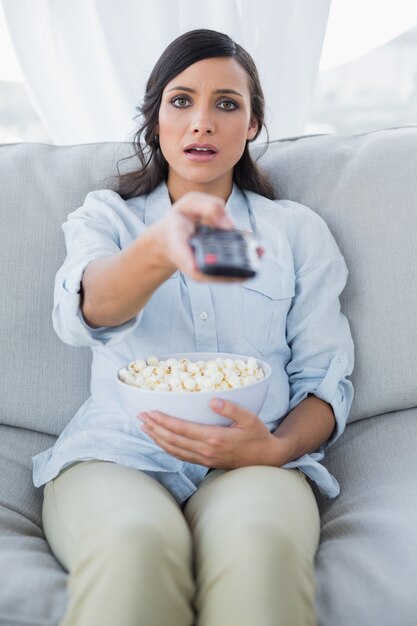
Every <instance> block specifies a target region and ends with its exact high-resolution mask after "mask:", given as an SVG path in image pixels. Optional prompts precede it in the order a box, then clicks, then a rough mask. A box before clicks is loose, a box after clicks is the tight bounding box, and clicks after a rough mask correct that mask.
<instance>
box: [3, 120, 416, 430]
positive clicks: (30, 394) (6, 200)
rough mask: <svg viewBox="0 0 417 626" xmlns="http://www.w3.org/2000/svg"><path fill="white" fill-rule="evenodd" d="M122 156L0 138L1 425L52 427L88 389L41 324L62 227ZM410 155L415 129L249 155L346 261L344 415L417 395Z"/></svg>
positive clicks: (79, 365)
mask: <svg viewBox="0 0 417 626" xmlns="http://www.w3.org/2000/svg"><path fill="white" fill-rule="evenodd" d="M252 150H253V153H254V155H255V156H256V155H257V154H259V152H260V150H261V146H253V147H252ZM130 153H131V146H130V144H128V143H99V144H85V145H79V146H64V147H62V146H61V147H60V146H49V145H45V144H12V145H1V146H0V184H1V190H2V221H3V224H2V226H3V228H2V229H1V230H0V281H1V285H2V288H3V289H2V292H3V294H6V297H4V299H3V306H2V309H1V323H0V345H1V346H2V350H1V353H0V368H1V372H2V376H1V381H0V394H1V397H2V403H1V407H0V423H3V424H10V425H14V426H22V427H24V428H29V429H34V430H39V431H42V432H45V433H51V434H54V435H58V434H59V433H60V432H61V431H62V430H63V428H64V427H65V425H66V424H67V423H68V421H69V420H70V419H71V418H72V416H73V415H74V414H75V413H76V411H77V410H78V408H79V407H80V405H81V404H82V403H83V402H84V400H85V399H86V397H87V395H88V393H89V376H90V362H91V361H90V350H89V348H74V347H71V346H67V345H65V344H63V343H62V342H61V341H60V340H59V339H58V337H57V336H56V335H55V333H54V331H53V328H52V322H51V312H52V304H53V284H54V277H55V274H56V271H57V270H58V268H59V267H60V265H61V264H62V262H63V259H64V256H65V247H64V238H63V233H62V231H61V224H62V223H63V222H64V221H65V219H66V217H67V215H68V213H70V212H71V211H73V210H74V209H75V208H77V207H78V206H80V205H81V204H82V203H83V201H84V199H85V196H86V195H87V193H88V192H89V191H91V190H93V189H99V188H108V187H109V186H110V182H109V177H110V176H112V175H114V174H115V173H116V163H117V161H118V159H120V158H121V157H122V156H126V155H128V154H130ZM416 162H417V126H411V127H405V128H399V129H389V130H379V131H373V132H370V133H365V134H362V135H347V136H346V135H318V136H306V137H299V138H293V139H291V138H290V139H287V140H280V141H275V142H272V143H271V144H270V146H269V149H268V150H267V152H266V153H265V154H264V155H263V156H262V157H261V160H260V162H259V163H260V165H261V166H262V167H263V168H265V169H266V171H267V172H268V174H269V175H270V177H271V180H272V182H273V184H274V185H275V189H276V192H277V197H279V198H289V199H290V200H294V201H297V202H300V203H302V204H306V205H307V206H310V207H311V208H312V209H313V210H315V211H316V212H317V213H319V214H320V215H321V216H322V217H323V218H324V219H325V220H326V222H327V223H328V224H329V227H330V229H331V231H332V232H333V234H334V236H335V238H336V240H337V242H338V244H339V246H340V248H341V250H342V253H343V254H344V256H345V259H346V262H347V265H348V268H349V270H350V276H349V279H348V284H347V287H346V289H345V291H344V292H343V294H342V308H343V311H344V312H345V313H346V315H347V317H348V319H349V321H350V324H351V328H352V333H353V336H354V340H355V344H356V364H355V369H354V371H353V375H352V382H353V384H354V387H355V398H354V402H353V406H352V411H351V415H350V418H349V419H350V420H351V421H354V420H357V419H361V418H364V417H369V416H371V415H376V414H379V413H385V412H388V411H392V410H395V409H406V408H409V407H412V406H416V404H417V386H416V385H415V380H416V378H417V376H416V374H417V371H416V368H417V365H416V362H417V360H416V358H415V355H416V353H417V333H416V332H415V319H414V318H415V314H414V313H415V311H416V310H417V290H416V289H413V288H412V286H413V285H415V284H416V278H417V264H416V263H415V262H413V258H414V259H415V239H416V234H417V233H416V231H417V178H416V176H415V170H416V165H417V163H416ZM133 166H135V163H134V162H133V161H129V162H127V163H125V164H122V167H121V170H122V171H123V170H124V171H125V170H126V169H130V168H131V167H133Z"/></svg>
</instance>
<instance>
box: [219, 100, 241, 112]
mask: <svg viewBox="0 0 417 626" xmlns="http://www.w3.org/2000/svg"><path fill="white" fill-rule="evenodd" d="M220 104H227V105H231V104H232V105H233V108H230V106H227V107H226V108H225V109H224V111H234V110H235V109H237V108H239V107H238V106H237V104H236V102H233V100H223V102H220Z"/></svg>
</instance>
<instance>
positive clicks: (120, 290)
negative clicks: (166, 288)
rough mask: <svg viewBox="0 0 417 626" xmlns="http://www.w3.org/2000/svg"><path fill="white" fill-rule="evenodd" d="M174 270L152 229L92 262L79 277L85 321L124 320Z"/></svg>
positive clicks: (112, 322)
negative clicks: (122, 248)
mask: <svg viewBox="0 0 417 626" xmlns="http://www.w3.org/2000/svg"><path fill="white" fill-rule="evenodd" d="M175 269H176V268H175V266H174V267H173V266H171V267H170V266H169V265H168V261H167V259H166V258H164V256H163V254H162V253H161V250H160V245H159V239H158V237H157V236H155V230H154V229H152V228H149V229H148V231H147V232H145V233H144V234H143V235H142V236H141V237H140V239H137V240H135V241H134V242H133V243H132V244H130V246H128V247H127V248H125V249H124V250H122V251H121V252H120V253H119V254H116V255H114V256H108V257H101V258H98V259H95V260H94V261H91V262H90V263H89V264H88V265H87V267H86V269H85V271H84V275H83V279H82V289H81V310H82V313H83V317H84V319H85V321H86V322H87V324H89V326H91V327H92V328H99V327H100V326H118V325H119V324H123V323H124V322H127V320H129V319H131V318H132V317H134V315H136V314H137V313H138V312H139V311H140V310H141V309H143V307H144V306H145V304H146V303H147V301H148V300H149V298H150V297H151V295H152V294H153V292H154V291H155V289H157V288H158V287H159V285H161V284H162V283H163V282H164V281H165V280H166V279H167V278H168V277H169V276H170V275H171V274H172V273H173V272H174V271H175Z"/></svg>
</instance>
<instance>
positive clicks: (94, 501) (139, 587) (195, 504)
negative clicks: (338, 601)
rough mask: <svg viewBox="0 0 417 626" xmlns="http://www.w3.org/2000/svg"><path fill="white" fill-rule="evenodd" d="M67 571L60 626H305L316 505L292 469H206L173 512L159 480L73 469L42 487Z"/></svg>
mask: <svg viewBox="0 0 417 626" xmlns="http://www.w3.org/2000/svg"><path fill="white" fill-rule="evenodd" d="M43 525H44V531H45V535H46V538H47V540H48V543H49V545H50V548H51V550H52V552H53V553H54V555H55V556H56V558H57V559H58V561H59V562H60V563H61V564H62V566H63V567H64V568H65V569H66V570H67V571H69V577H68V592H69V601H68V605H67V607H66V612H65V615H64V617H63V618H62V621H61V622H60V626H314V625H315V624H316V623H317V622H316V616H315V592H316V583H315V577H314V556H315V553H316V550H317V546H318V542H319V534H320V520H319V513H318V508H317V503H316V499H315V497H314V494H313V491H312V489H311V487H310V485H309V483H308V480H307V479H306V478H305V476H304V474H303V473H302V472H301V471H300V470H298V469H283V468H274V467H269V466H252V467H242V468H239V469H234V470H228V471H225V470H220V469H215V470H213V471H211V472H210V473H208V474H207V475H206V477H205V478H204V480H203V481H202V483H201V484H200V486H199V488H198V490H197V491H196V492H195V493H194V494H193V495H192V496H191V497H190V498H189V499H188V500H187V501H186V503H185V506H183V507H181V506H179V505H178V503H177V501H176V500H175V498H174V497H173V496H172V495H171V493H170V492H169V491H168V490H167V489H166V488H165V487H164V486H163V485H161V484H160V483H159V482H158V481H156V480H155V479H154V478H151V477H150V476H148V475H146V474H144V473H143V472H140V471H138V470H136V469H133V468H129V467H126V466H123V465H119V464H116V463H112V462H108V461H84V462H79V463H76V464H74V465H71V466H70V467H68V468H66V469H65V470H63V471H62V472H61V473H60V474H59V475H58V476H57V477H56V478H55V479H54V480H52V481H49V482H48V483H47V484H46V485H45V488H44V501H43Z"/></svg>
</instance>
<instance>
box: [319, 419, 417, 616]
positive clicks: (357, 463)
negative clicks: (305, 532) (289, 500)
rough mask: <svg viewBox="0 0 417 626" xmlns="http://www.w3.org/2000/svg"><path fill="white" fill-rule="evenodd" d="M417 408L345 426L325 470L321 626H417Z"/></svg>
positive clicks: (330, 452) (320, 560)
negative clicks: (333, 486)
mask: <svg viewBox="0 0 417 626" xmlns="http://www.w3.org/2000/svg"><path fill="white" fill-rule="evenodd" d="M416 447H417V409H409V410H406V411H399V412H395V413H386V414H385V415H381V416H377V417H372V418H370V419H365V420H361V421H357V422H355V423H352V424H348V426H347V428H346V431H345V433H344V434H343V436H342V437H341V438H340V439H339V440H338V441H336V443H335V444H334V445H333V446H332V447H330V448H329V449H328V451H327V456H326V458H325V460H324V461H323V464H324V465H325V466H326V467H327V468H328V469H329V471H330V472H331V473H332V474H333V475H334V476H336V478H337V480H338V481H339V483H340V488H341V493H340V495H339V496H338V497H337V498H336V499H332V500H329V499H328V498H325V497H323V496H322V495H321V494H320V493H319V492H318V490H317V489H316V488H315V486H313V489H314V491H315V495H316V497H317V501H318V504H319V509H320V514H321V537H320V546H319V550H318V553H317V556H316V580H317V587H318V593H317V611H318V615H319V617H320V626H336V625H337V626H353V625H356V624H357V625H358V626H359V625H360V626H362V625H365V624H366V626H394V625H398V626H400V625H401V626H415V624H416V623H417V593H416V589H417V559H416V550H417V483H416V476H417V454H416Z"/></svg>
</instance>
